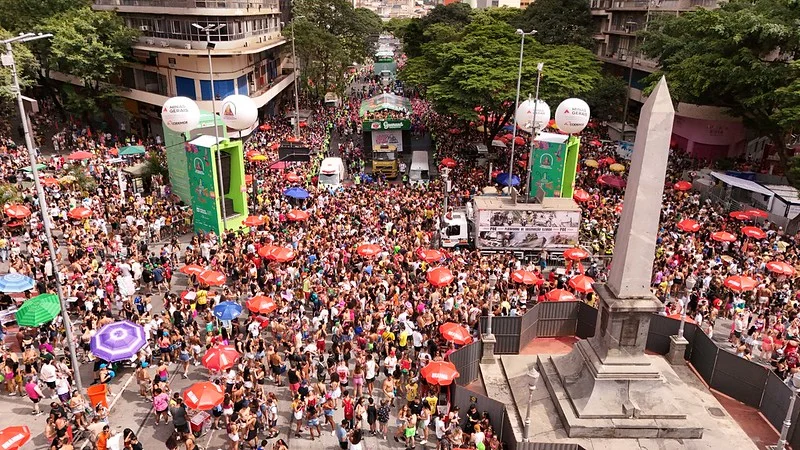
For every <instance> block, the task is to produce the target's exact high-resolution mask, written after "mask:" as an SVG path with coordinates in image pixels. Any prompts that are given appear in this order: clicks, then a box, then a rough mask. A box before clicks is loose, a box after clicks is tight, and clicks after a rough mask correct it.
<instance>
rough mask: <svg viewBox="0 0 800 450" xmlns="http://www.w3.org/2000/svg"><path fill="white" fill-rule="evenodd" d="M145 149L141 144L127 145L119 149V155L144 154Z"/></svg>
mask: <svg viewBox="0 0 800 450" xmlns="http://www.w3.org/2000/svg"><path fill="white" fill-rule="evenodd" d="M144 153H145V150H144V147H143V146H141V145H129V146H127V147H122V148H120V149H119V156H133V155H144Z"/></svg>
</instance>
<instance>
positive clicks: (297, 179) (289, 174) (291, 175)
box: [283, 172, 302, 183]
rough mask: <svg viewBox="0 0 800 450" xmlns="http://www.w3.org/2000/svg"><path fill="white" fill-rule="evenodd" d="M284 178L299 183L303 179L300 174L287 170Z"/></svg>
mask: <svg viewBox="0 0 800 450" xmlns="http://www.w3.org/2000/svg"><path fill="white" fill-rule="evenodd" d="M283 179H284V180H286V181H288V182H289V183H298V182H300V180H302V178H300V175H298V174H296V173H294V172H287V173H286V175H284V176H283Z"/></svg>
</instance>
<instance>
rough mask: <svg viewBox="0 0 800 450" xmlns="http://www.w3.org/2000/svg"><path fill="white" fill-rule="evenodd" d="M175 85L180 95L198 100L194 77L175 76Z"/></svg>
mask: <svg viewBox="0 0 800 450" xmlns="http://www.w3.org/2000/svg"><path fill="white" fill-rule="evenodd" d="M175 87H176V89H177V91H178V96H179V97H189V98H190V99H192V100H197V90H196V89H195V87H194V78H186V77H175ZM209 95H210V94H209Z"/></svg>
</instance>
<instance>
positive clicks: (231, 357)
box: [203, 345, 241, 371]
mask: <svg viewBox="0 0 800 450" xmlns="http://www.w3.org/2000/svg"><path fill="white" fill-rule="evenodd" d="M240 356H241V355H239V352H237V351H236V348H235V347H234V346H232V345H215V346H213V347H211V348H210V349H208V351H207V352H206V354H205V355H203V366H205V368H206V369H209V370H215V371H222V370H228V369H230V368H231V367H233V365H234V364H236V360H237V359H239V357H240Z"/></svg>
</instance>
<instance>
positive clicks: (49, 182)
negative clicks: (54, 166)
mask: <svg viewBox="0 0 800 450" xmlns="http://www.w3.org/2000/svg"><path fill="white" fill-rule="evenodd" d="M41 181H42V184H43V185H45V186H56V185H58V178H54V177H43V178H41Z"/></svg>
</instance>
